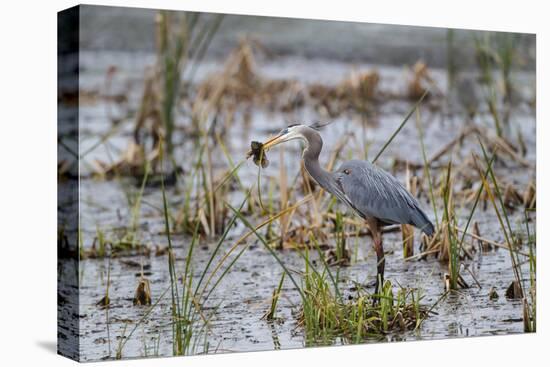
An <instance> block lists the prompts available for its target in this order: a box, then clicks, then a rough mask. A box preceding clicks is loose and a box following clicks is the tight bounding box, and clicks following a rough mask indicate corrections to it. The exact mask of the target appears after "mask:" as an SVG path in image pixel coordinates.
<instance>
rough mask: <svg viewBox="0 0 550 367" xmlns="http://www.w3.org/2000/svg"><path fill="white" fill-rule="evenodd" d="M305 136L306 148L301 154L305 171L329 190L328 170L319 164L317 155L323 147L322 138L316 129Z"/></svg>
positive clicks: (329, 175)
mask: <svg viewBox="0 0 550 367" xmlns="http://www.w3.org/2000/svg"><path fill="white" fill-rule="evenodd" d="M305 138H306V148H305V149H304V152H303V154H302V158H303V159H304V165H305V167H306V170H307V172H308V173H309V175H310V176H311V177H313V179H314V180H315V181H317V183H318V184H319V185H320V186H321V187H322V188H324V189H325V190H328V191H329V192H331V190H330V185H329V183H330V178H331V177H332V176H331V174H330V172H328V171H327V170H325V169H324V168H323V167H321V165H320V164H319V155H320V154H321V150H322V149H323V140H322V139H321V135H319V133H318V132H317V131H314V130H312V131H311V132H309V134H308V135H307V136H305Z"/></svg>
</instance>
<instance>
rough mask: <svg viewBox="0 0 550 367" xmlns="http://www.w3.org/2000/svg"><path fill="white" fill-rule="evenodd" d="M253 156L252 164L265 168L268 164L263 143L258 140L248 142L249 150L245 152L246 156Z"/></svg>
mask: <svg viewBox="0 0 550 367" xmlns="http://www.w3.org/2000/svg"><path fill="white" fill-rule="evenodd" d="M250 157H253V158H252V159H253V160H254V164H255V165H256V166H260V165H261V166H262V168H266V167H267V166H268V165H269V160H268V159H267V156H266V154H265V151H264V145H263V144H262V143H260V142H259V141H252V142H250V151H248V153H247V154H246V158H250Z"/></svg>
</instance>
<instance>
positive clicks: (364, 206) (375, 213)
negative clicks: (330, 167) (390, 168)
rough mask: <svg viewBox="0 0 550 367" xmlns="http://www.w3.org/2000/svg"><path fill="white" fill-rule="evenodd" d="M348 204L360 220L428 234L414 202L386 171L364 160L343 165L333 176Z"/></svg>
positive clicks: (427, 225)
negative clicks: (406, 226)
mask: <svg viewBox="0 0 550 367" xmlns="http://www.w3.org/2000/svg"><path fill="white" fill-rule="evenodd" d="M334 176H335V179H336V181H337V182H338V185H339V186H340V189H341V191H342V193H343V195H344V196H345V197H346V200H347V202H346V204H348V205H350V206H351V207H352V209H354V210H355V211H356V212H357V213H358V214H359V215H361V216H362V217H375V218H378V219H379V220H381V221H383V222H387V223H395V224H397V223H399V224H412V225H414V226H416V227H418V228H420V229H422V230H423V231H424V232H426V233H428V234H431V232H432V231H433V226H432V224H431V222H430V220H429V219H428V218H427V216H426V214H424V212H423V211H422V209H421V208H420V205H419V203H418V201H417V200H416V199H415V198H414V197H413V196H412V195H411V194H410V193H409V192H408V191H407V190H406V189H405V188H404V187H403V185H402V184H401V183H400V182H399V181H398V180H397V179H396V178H395V177H393V176H392V175H390V174H389V173H387V172H386V171H384V170H382V169H380V168H378V167H376V166H374V165H373V164H371V163H369V162H367V161H359V160H352V161H348V162H345V163H344V164H342V166H341V167H340V168H339V169H338V170H337V171H336V172H335V173H334Z"/></svg>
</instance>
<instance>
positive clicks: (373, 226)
mask: <svg viewBox="0 0 550 367" xmlns="http://www.w3.org/2000/svg"><path fill="white" fill-rule="evenodd" d="M367 225H368V227H369V229H370V231H371V234H372V239H373V241H374V251H375V252H376V264H377V265H376V270H377V271H376V286H375V288H374V293H376V294H378V291H379V290H380V287H381V286H383V284H384V267H385V265H386V259H385V257H384V247H383V245H382V232H381V231H380V228H379V226H378V220H377V219H376V218H372V219H371V218H369V219H367Z"/></svg>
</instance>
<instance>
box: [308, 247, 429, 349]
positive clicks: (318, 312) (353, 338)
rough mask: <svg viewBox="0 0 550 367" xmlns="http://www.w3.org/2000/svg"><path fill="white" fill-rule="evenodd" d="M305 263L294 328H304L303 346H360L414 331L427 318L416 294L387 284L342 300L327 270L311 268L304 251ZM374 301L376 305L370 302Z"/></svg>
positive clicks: (388, 282) (417, 292)
mask: <svg viewBox="0 0 550 367" xmlns="http://www.w3.org/2000/svg"><path fill="white" fill-rule="evenodd" d="M305 260H306V262H305V263H306V265H305V271H304V273H303V276H302V293H303V295H304V299H303V304H302V307H301V310H300V312H299V315H298V324H299V325H300V326H302V327H303V328H304V333H305V340H306V345H318V344H331V343H333V341H334V340H335V339H336V338H342V339H343V340H344V342H346V343H360V342H362V341H364V340H365V339H367V338H369V337H371V338H372V337H380V336H382V335H385V334H388V333H391V332H403V331H407V330H414V329H416V328H418V327H420V325H421V324H422V321H423V320H424V319H425V318H426V317H427V316H428V313H429V309H428V308H427V307H425V306H423V305H421V303H420V302H421V300H422V295H421V293H420V291H419V290H412V289H405V288H402V287H399V288H398V289H397V291H395V290H394V286H393V285H392V283H391V282H390V281H389V280H387V281H386V282H385V283H384V286H383V287H382V289H381V292H380V294H372V295H370V294H367V293H365V292H362V291H361V290H358V291H357V292H356V293H355V294H353V295H349V296H348V297H347V298H343V297H342V296H341V294H340V292H339V291H338V290H337V288H334V289H333V287H335V283H334V282H332V280H333V276H332V275H331V274H330V270H329V268H328V267H324V269H322V271H317V270H316V269H315V268H313V267H312V265H311V263H310V262H309V259H308V255H307V251H306V252H305ZM331 277H332V278H331ZM329 279H331V282H329ZM331 283H332V284H331ZM331 286H332V287H331ZM374 299H377V300H379V302H373V300H374Z"/></svg>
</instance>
